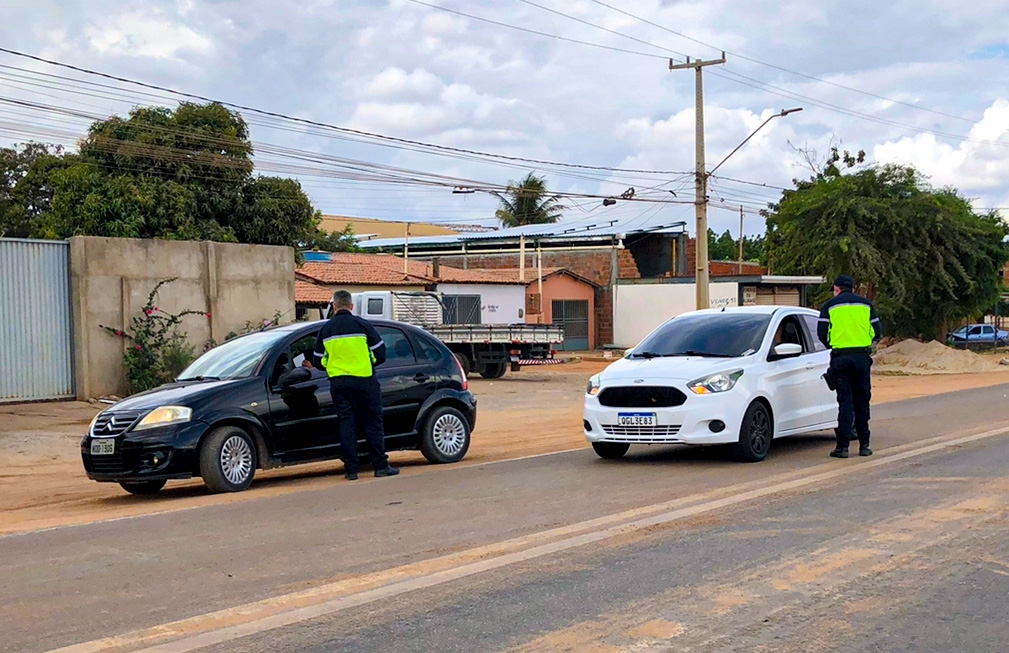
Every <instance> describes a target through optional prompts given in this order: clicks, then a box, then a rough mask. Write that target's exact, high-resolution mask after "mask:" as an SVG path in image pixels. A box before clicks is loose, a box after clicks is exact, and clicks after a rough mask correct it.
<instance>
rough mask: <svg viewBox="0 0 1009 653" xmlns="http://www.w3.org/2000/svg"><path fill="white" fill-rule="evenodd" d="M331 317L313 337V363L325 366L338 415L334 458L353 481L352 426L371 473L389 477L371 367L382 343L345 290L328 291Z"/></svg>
mask: <svg viewBox="0 0 1009 653" xmlns="http://www.w3.org/2000/svg"><path fill="white" fill-rule="evenodd" d="M332 306H333V310H334V311H335V313H334V314H333V317H331V318H329V320H328V321H327V322H326V324H324V325H323V326H322V329H321V330H320V331H319V336H318V337H317V338H316V340H315V363H316V367H320V368H321V369H324V370H326V374H327V375H328V376H329V389H330V392H331V393H332V395H333V407H334V409H335V410H336V414H337V416H339V418H340V457H341V459H342V460H343V468H344V474H345V475H346V477H347V480H348V481H356V480H357V473H358V469H359V461H358V457H357V435H358V429H360V430H361V431H362V434H363V435H364V439H365V442H367V444H368V452H369V454H370V455H371V461H372V465H373V467H374V468H375V476H378V477H384V476H395V475H396V474H399V470H398V469H396V468H395V467H392V466H390V465H389V456H387V455H386V453H385V428H384V426H383V424H382V389H381V387H380V386H379V383H378V379H377V378H375V367H376V366H378V365H381V364H382V363H384V362H385V343H384V342H382V338H381V337H380V336H379V335H378V332H376V331H375V327H373V326H372V325H371V323H370V322H368V320H365V319H364V318H361V317H358V316H356V315H354V314H353V313H352V312H351V311H352V310H353V309H354V298H353V297H351V294H350V293H349V292H347V291H346V290H338V291H336V292H335V293H333V301H332Z"/></svg>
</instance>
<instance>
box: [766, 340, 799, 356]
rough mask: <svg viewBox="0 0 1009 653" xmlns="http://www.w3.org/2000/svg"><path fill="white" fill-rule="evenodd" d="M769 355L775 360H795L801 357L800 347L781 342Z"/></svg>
mask: <svg viewBox="0 0 1009 653" xmlns="http://www.w3.org/2000/svg"><path fill="white" fill-rule="evenodd" d="M771 355H772V356H773V357H774V359H775V360H781V359H782V358H795V357H796V356H801V355H802V345H797V344H795V343H794V342H783V343H781V344H780V345H778V346H777V347H775V348H774V349H772V350H771Z"/></svg>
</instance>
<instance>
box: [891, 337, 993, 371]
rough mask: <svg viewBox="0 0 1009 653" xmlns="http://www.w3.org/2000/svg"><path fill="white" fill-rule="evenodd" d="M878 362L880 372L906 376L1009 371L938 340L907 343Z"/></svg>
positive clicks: (907, 341) (896, 346) (897, 347)
mask: <svg viewBox="0 0 1009 653" xmlns="http://www.w3.org/2000/svg"><path fill="white" fill-rule="evenodd" d="M874 360H875V361H876V364H875V366H874V368H873V369H874V370H876V371H879V372H898V373H904V374H965V373H970V372H998V371H1002V370H1006V369H1007V368H1006V366H1002V365H999V364H998V363H997V362H996V361H993V360H989V359H988V358H985V357H984V356H980V355H978V354H975V353H974V352H972V351H967V350H963V349H953V348H952V347H947V346H946V345H944V344H942V343H939V342H936V341H935V340H933V341H931V342H924V343H923V342H918V341H917V340H903V341H901V342H898V343H897V344H895V345H893V346H891V347H887V348H886V349H883V350H880V352H879V353H878V354H876V356H875V357H874Z"/></svg>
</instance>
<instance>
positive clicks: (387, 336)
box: [375, 326, 417, 367]
mask: <svg viewBox="0 0 1009 653" xmlns="http://www.w3.org/2000/svg"><path fill="white" fill-rule="evenodd" d="M375 330H376V331H378V335H380V336H381V337H382V341H383V342H385V363H383V364H382V367H403V366H405V365H415V364H416V363H417V358H416V357H415V356H414V353H413V345H411V344H410V340H409V339H408V338H407V337H406V334H405V333H403V330H402V329H397V328H395V327H381V326H380V327H375Z"/></svg>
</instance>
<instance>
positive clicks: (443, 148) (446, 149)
mask: <svg viewBox="0 0 1009 653" xmlns="http://www.w3.org/2000/svg"><path fill="white" fill-rule="evenodd" d="M410 1H411V2H418V3H420V4H426V3H421V2H420V0H410ZM430 6H431V7H434V8H436V9H440V7H437V6H436V5H430ZM0 52H4V53H7V54H10V55H13V56H16V57H22V58H25V59H30V60H32V61H38V62H40V63H45V64H48V65H51V66H58V67H60V68H65V69H68V70H73V71H76V72H79V73H83V74H86V75H94V76H97V77H102V78H105V79H111V80H114V81H117V82H122V83H124V84H132V85H135V86H139V87H141V88H147V89H151V90H156V91H162V92H166V93H171V94H173V95H176V96H179V97H185V98H190V99H193V100H199V101H201V102H212V103H216V104H220V105H222V106H226V107H231V108H233V109H237V110H239V111H247V112H250V113H255V114H259V115H262V116H269V117H271V118H277V119H281V120H287V121H291V122H296V123H300V124H304V125H311V126H313V127H319V128H323V129H330V130H334V131H337V132H340V133H343V134H350V135H353V136H358V137H363V138H366V139H373V140H377V141H381V142H388V143H395V144H398V145H411V146H417V147H422V148H426V149H430V150H432V151H435V152H441V153H456V154H467V155H473V156H479V157H485V158H490V159H501V160H505V161H521V162H523V163H534V164H538V165H548V166H559V167H567V168H575V169H584V170H600V171H607V172H626V173H634V174H656V175H676V174H683V173H682V171H673V170H638V169H629V168H614V167H610V166H594V165H586V164H581V163H566V162H561V161H549V160H544V159H532V158H527V157H518V156H509V155H505V154H494V153H490V152H481V151H479V150H470V149H466V148H457V147H451V146H448V145H438V144H434V143H426V142H424V141H417V140H412V139H407V138H398V137H395V136H386V135H384V134H377V133H374V132H367V131H363V130H359V129H351V128H349V127H339V126H337V125H332V124H329V123H324V122H320V121H317V120H309V119H307V118H299V117H296V116H289V115H287V114H283V113H279V112H276V111H268V110H265V109H258V108H256V107H250V106H246V105H241V104H237V103H234V102H227V101H224V100H216V99H213V98H210V97H206V96H203V95H198V94H195V93H187V92H184V91H178V90H175V89H172V88H169V87H165V86H158V85H156V84H148V83H146V82H141V81H138V80H134V79H129V78H127V77H119V76H116V75H110V74H108V73H103V72H99V71H96V70H91V69H88V68H83V67H80V66H75V65H72V64H68V63H63V62H60V61H54V60H52V59H46V58H43V57H39V56H36V55H32V54H27V53H25V52H20V51H18V50H12V49H10V48H5V47H0ZM648 56H652V55H648ZM655 56H658V55H655ZM661 58H663V59H664V58H665V57H661Z"/></svg>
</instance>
